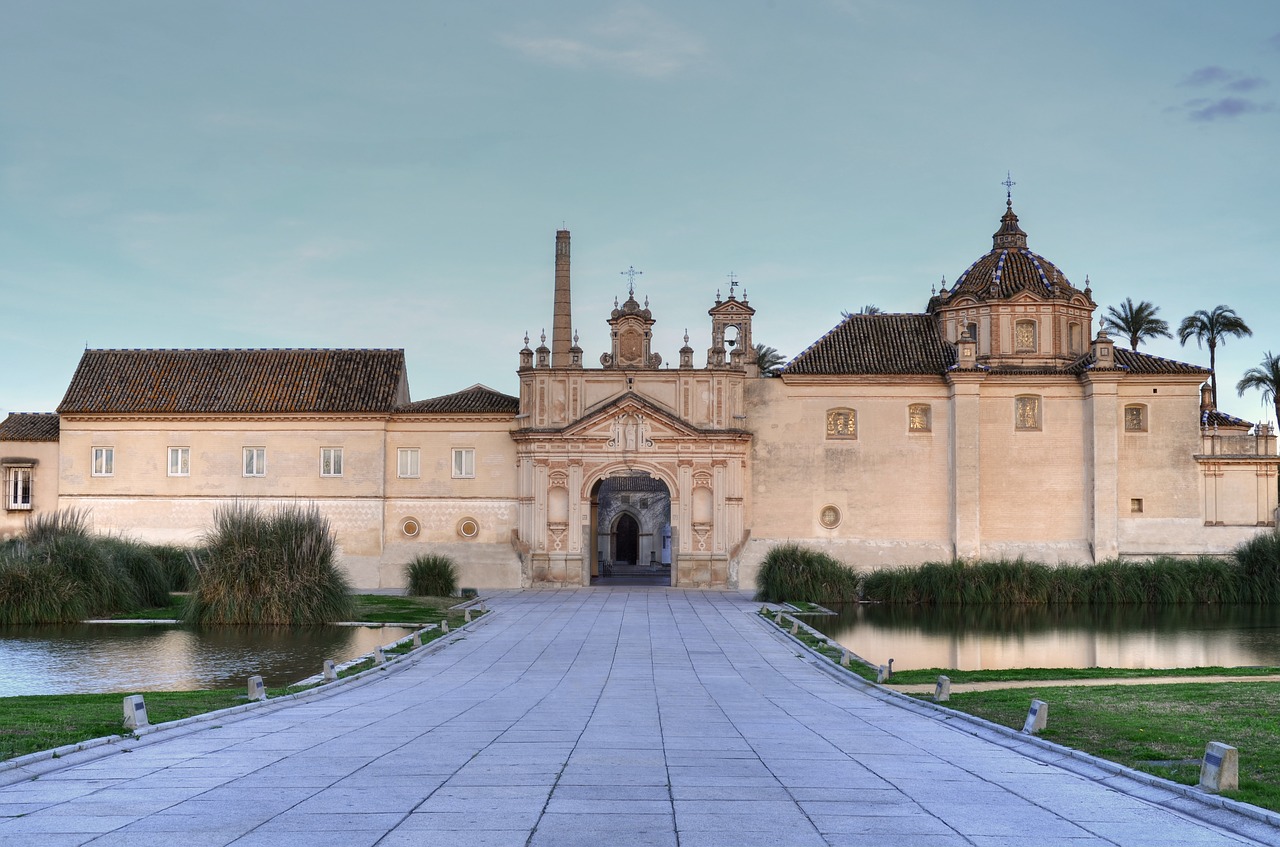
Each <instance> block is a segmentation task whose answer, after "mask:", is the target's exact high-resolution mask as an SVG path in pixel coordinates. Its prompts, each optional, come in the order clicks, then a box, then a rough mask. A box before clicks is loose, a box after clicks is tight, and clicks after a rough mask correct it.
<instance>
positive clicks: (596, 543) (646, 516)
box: [587, 471, 672, 585]
mask: <svg viewBox="0 0 1280 847" xmlns="http://www.w3.org/2000/svg"><path fill="white" fill-rule="evenodd" d="M591 526H592V527H593V530H592V532H591V533H590V538H589V541H588V545H587V546H588V548H589V549H590V550H591V552H592V554H593V555H592V559H593V562H592V568H591V584H592V585H608V584H625V585H671V584H672V583H671V542H670V538H671V491H670V489H668V488H667V485H666V483H665V482H663V481H662V480H661V479H658V478H656V477H653V476H650V475H648V474H645V473H642V472H636V471H631V472H626V473H622V474H618V475H614V476H608V477H605V478H603V479H601V480H599V481H598V482H597V483H596V484H595V485H594V486H593V487H592V494H591Z"/></svg>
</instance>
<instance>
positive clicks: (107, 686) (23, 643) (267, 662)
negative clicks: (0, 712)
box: [0, 624, 414, 697]
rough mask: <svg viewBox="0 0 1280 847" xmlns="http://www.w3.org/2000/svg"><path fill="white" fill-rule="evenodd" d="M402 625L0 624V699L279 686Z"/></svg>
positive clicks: (398, 634) (400, 630)
mask: <svg viewBox="0 0 1280 847" xmlns="http://www.w3.org/2000/svg"><path fill="white" fill-rule="evenodd" d="M413 631H414V630H413V629H412V628H406V627H391V626H389V627H368V626H325V627H310V628H305V629H292V628H289V627H216V628H212V629H208V630H203V631H196V630H191V629H185V628H182V627H179V626H172V625H163V624H157V625H141V624H66V625H41V626H2V627H0V697H12V696H15V695H19V694H88V693H95V692H123V693H126V694H128V693H136V692H141V691H194V690H197V689H203V688H243V687H244V685H245V681H246V680H247V679H248V678H249V677H250V676H253V675H254V674H258V675H260V676H261V677H262V679H263V681H264V682H265V683H266V684H267V686H268V687H281V686H285V685H289V684H290V683H293V682H297V681H298V680H300V679H305V678H306V677H309V676H312V675H313V674H317V673H319V672H320V670H321V668H322V667H323V666H324V660H325V659H333V660H334V661H335V662H338V663H342V662H344V661H347V660H348V659H353V658H355V657H357V656H360V655H363V654H365V653H370V652H372V651H373V648H374V647H376V646H377V645H379V644H389V643H390V642H392V641H395V640H396V639H398V638H402V637H404V636H406V635H410V634H412V633H413Z"/></svg>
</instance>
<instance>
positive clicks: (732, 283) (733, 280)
mask: <svg viewBox="0 0 1280 847" xmlns="http://www.w3.org/2000/svg"><path fill="white" fill-rule="evenodd" d="M739 284H740V283H739V282H738V275H737V274H736V273H734V272H733V271H729V299H730V300H732V299H733V289H735V288H737V287H738V285H739Z"/></svg>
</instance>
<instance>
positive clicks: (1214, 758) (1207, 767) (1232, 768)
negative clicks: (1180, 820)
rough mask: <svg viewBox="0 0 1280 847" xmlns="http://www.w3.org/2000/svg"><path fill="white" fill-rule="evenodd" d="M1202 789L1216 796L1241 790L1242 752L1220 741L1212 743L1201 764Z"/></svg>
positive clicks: (1207, 748) (1205, 751) (1206, 750)
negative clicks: (1224, 792) (1223, 792)
mask: <svg viewBox="0 0 1280 847" xmlns="http://www.w3.org/2000/svg"><path fill="white" fill-rule="evenodd" d="M1200 787H1201V788H1203V789H1204V790H1205V791H1212V792H1213V793H1215V794H1216V793H1218V792H1219V791H1234V790H1236V789H1237V788H1239V787H1240V751H1238V750H1237V749H1236V748H1234V747H1232V746H1230V745H1228V744H1223V743H1222V742H1220V741H1210V742H1209V744H1208V746H1206V747H1205V748H1204V761H1202V762H1201V763H1200Z"/></svg>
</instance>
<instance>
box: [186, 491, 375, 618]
mask: <svg viewBox="0 0 1280 847" xmlns="http://www.w3.org/2000/svg"><path fill="white" fill-rule="evenodd" d="M204 542H205V549H204V551H203V554H202V555H200V556H198V557H197V561H196V571H197V574H198V577H197V580H196V585H195V587H194V589H193V590H192V592H191V595H190V597H188V600H187V608H186V619H187V620H188V622H190V623H195V624H255V625H293V626H311V625H317V624H323V623H332V622H334V621H340V620H344V619H348V618H350V617H351V615H352V612H353V611H354V608H355V607H354V603H353V600H352V598H351V595H350V590H351V589H350V585H349V584H348V582H347V579H346V577H345V576H344V575H343V574H342V572H341V571H340V570H339V569H338V567H337V565H336V563H335V558H336V544H335V541H334V538H333V531H332V529H331V527H330V525H329V521H328V519H327V518H325V517H324V515H322V514H321V513H320V510H319V509H318V508H316V507H315V506H292V505H290V506H280V507H278V508H276V509H274V510H271V511H262V510H259V509H257V508H255V507H253V506H251V505H247V504H243V503H236V504H233V505H230V506H225V507H222V508H219V509H218V510H217V511H215V512H214V518H213V527H212V528H211V529H210V530H209V532H208V533H207V534H206V536H205V539H204Z"/></svg>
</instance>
